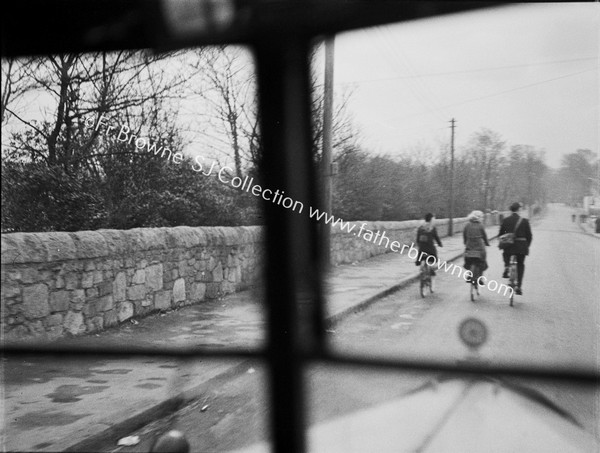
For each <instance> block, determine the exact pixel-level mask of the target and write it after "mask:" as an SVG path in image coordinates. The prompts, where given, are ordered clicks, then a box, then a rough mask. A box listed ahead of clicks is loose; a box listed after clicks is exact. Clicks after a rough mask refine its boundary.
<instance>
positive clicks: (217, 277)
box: [212, 261, 223, 282]
mask: <svg viewBox="0 0 600 453" xmlns="http://www.w3.org/2000/svg"><path fill="white" fill-rule="evenodd" d="M212 278H213V281H214V282H222V281H223V266H222V265H221V262H220V261H219V262H218V263H217V265H216V266H215V268H214V269H213V271H212Z"/></svg>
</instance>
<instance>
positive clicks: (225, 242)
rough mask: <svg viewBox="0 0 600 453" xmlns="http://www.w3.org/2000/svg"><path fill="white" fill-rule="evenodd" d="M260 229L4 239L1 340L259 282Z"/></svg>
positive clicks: (81, 327) (52, 334)
mask: <svg viewBox="0 0 600 453" xmlns="http://www.w3.org/2000/svg"><path fill="white" fill-rule="evenodd" d="M261 234H262V233H261V228H260V227H237V228H225V227H214V228H190V227H177V228H140V229H132V230H124V231H119V230H98V231H81V232H76V233H11V234H3V235H2V300H1V304H2V330H3V332H2V334H3V336H2V338H4V339H5V340H6V341H13V340H17V339H19V340H22V339H27V338H41V339H50V340H51V339H55V338H58V337H61V336H66V335H78V334H82V333H89V332H94V331H98V330H102V329H104V328H106V327H110V326H114V325H116V324H118V323H120V322H123V321H126V320H128V319H130V318H132V317H133V316H136V317H137V316H144V315H146V314H148V313H151V312H154V311H157V310H168V309H173V308H177V307H180V306H183V305H190V304H194V303H198V302H200V301H203V300H206V299H211V298H216V297H220V296H222V295H225V294H228V293H232V292H234V291H239V290H241V289H244V288H247V287H248V286H250V285H252V284H254V283H255V282H256V281H257V280H258V278H259V273H260V269H261V266H260V261H261V259H262V249H263V247H262V237H261Z"/></svg>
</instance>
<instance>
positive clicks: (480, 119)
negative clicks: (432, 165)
mask: <svg viewBox="0 0 600 453" xmlns="http://www.w3.org/2000/svg"><path fill="white" fill-rule="evenodd" d="M599 42H600V4H599V3H549V4H527V5H514V6H508V7H502V8H495V9H491V10H485V11H480V12H472V13H466V14H460V15H450V16H445V17H441V18H436V19H428V20H421V21H414V22H407V23H402V24H396V25H391V26H385V27H375V28H371V29H365V30H360V31H355V32H350V33H345V34H340V35H338V36H336V40H335V69H334V83H335V90H336V94H340V93H342V92H344V91H347V90H350V91H351V92H352V96H351V101H350V106H349V107H350V111H351V113H352V115H353V117H354V119H355V122H356V123H357V125H358V126H359V127H360V128H361V130H362V144H363V145H364V146H365V147H367V148H368V149H369V150H371V151H372V152H375V153H387V154H391V155H398V154H400V153H401V152H403V151H407V150H409V149H414V147H415V146H418V145H421V146H423V145H426V146H427V145H429V146H431V147H432V148H434V150H435V151H436V152H437V151H438V150H439V143H440V142H449V140H450V129H449V126H450V123H449V121H450V119H451V118H455V119H456V126H457V128H456V142H455V143H456V146H457V149H458V150H460V148H461V147H462V146H464V145H465V144H466V142H467V141H468V139H469V137H470V136H471V135H472V134H473V133H474V132H476V131H478V130H480V129H481V128H482V127H486V128H489V129H492V130H494V131H495V132H498V133H499V134H500V135H501V136H502V137H503V138H504V139H505V140H506V141H507V142H508V144H509V145H515V144H526V145H532V146H535V147H536V148H540V149H544V150H545V151H546V161H547V163H548V164H549V165H550V166H553V167H558V166H559V165H560V159H561V156H562V155H563V154H566V153H570V152H574V151H575V150H577V149H578V148H588V149H591V150H593V151H595V152H598V148H599V147H598V144H599V127H600V126H599V125H600V120H599V113H598V105H599V102H600V94H599V81H598V69H599Z"/></svg>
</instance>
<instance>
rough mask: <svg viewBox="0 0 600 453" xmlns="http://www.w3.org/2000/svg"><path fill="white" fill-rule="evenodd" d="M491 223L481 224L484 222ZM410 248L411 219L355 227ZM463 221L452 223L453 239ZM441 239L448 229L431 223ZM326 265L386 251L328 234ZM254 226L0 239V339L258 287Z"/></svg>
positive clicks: (63, 330) (75, 328)
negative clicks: (329, 258) (329, 251)
mask: <svg viewBox="0 0 600 453" xmlns="http://www.w3.org/2000/svg"><path fill="white" fill-rule="evenodd" d="M488 220H490V219H488ZM363 223H364V227H365V228H367V229H369V230H371V231H373V232H375V231H380V232H383V231H385V233H386V236H387V237H388V238H389V239H390V241H394V240H396V241H399V242H400V243H403V244H411V243H412V242H413V241H414V240H415V238H414V235H415V230H416V228H417V226H418V225H419V224H420V223H421V222H420V221H408V222H356V224H357V227H356V230H357V229H358V228H359V226H360V225H362V224H363ZM465 224H466V219H457V220H456V221H455V223H454V225H455V232H457V233H458V232H460V231H462V227H463V226H464V225H465ZM437 228H438V231H439V234H440V236H445V235H446V233H447V221H446V220H444V219H442V220H438V221H437ZM331 244H332V245H331V247H332V263H333V264H334V265H338V264H344V263H352V262H355V261H361V260H364V259H368V258H370V257H372V256H375V255H379V254H382V253H387V252H390V251H391V250H390V249H389V248H386V247H384V246H381V245H378V244H377V243H373V242H369V241H366V240H364V239H363V238H360V237H357V236H356V235H355V234H354V232H351V233H348V232H346V231H341V230H340V229H339V228H332V241H331ZM263 249H264V247H263V242H262V228H261V227H195V228H192V227H176V228H137V229H132V230H98V231H80V232H76V233H63V232H55V233H8V234H3V235H2V292H1V294H2V298H1V304H2V305H1V308H2V309H1V311H2V324H1V329H2V332H1V334H2V339H3V340H4V341H7V342H10V341H21V340H27V339H36V340H53V339H56V338H59V337H63V336H70V335H80V334H84V333H91V332H96V331H99V330H102V329H106V328H108V327H111V326H115V325H117V324H118V323H121V322H124V321H127V320H129V319H131V318H133V317H142V316H145V315H147V314H149V313H152V312H156V311H159V310H162V311H165V310H169V309H175V308H179V307H182V306H184V305H191V304H197V303H201V302H202V301H205V300H208V299H214V298H218V297H221V296H223V295H226V294H229V293H232V292H235V291H240V290H243V289H246V288H248V287H250V286H253V285H256V284H259V283H260V276H261V269H262V262H263Z"/></svg>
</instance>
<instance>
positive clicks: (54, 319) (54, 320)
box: [46, 313, 63, 327]
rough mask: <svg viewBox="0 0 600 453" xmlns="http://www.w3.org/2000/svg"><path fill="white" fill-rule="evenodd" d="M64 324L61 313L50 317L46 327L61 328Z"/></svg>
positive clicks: (47, 319)
mask: <svg viewBox="0 0 600 453" xmlns="http://www.w3.org/2000/svg"><path fill="white" fill-rule="evenodd" d="M62 322H63V315H61V314H60V313H56V314H54V315H50V316H48V317H47V318H46V325H47V326H48V327H53V326H60V325H62Z"/></svg>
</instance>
